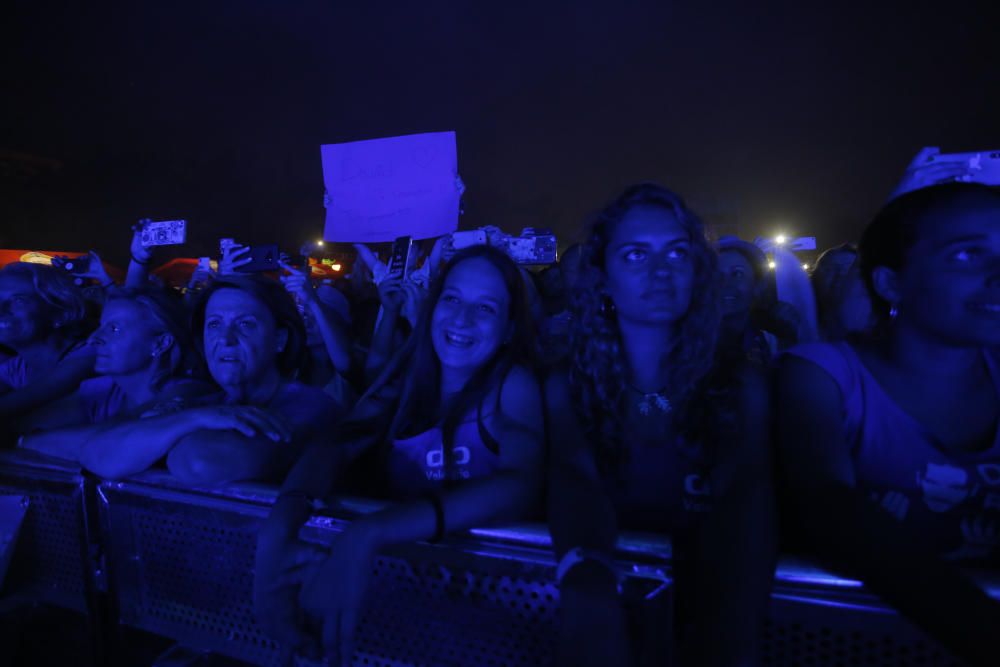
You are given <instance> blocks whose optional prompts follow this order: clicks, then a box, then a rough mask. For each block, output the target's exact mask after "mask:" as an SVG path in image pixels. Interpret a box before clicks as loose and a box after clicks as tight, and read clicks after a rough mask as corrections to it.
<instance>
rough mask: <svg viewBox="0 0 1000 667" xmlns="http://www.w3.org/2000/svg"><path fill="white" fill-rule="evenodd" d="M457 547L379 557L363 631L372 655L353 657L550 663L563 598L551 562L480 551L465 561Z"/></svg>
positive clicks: (361, 640) (363, 646) (397, 661)
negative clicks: (531, 562)
mask: <svg viewBox="0 0 1000 667" xmlns="http://www.w3.org/2000/svg"><path fill="white" fill-rule="evenodd" d="M433 552H439V553H433ZM456 555H457V554H454V553H451V554H447V555H446V552H445V551H444V550H442V549H433V548H425V549H424V552H423V553H422V554H417V555H416V556H415V557H410V558H407V559H402V558H387V557H382V558H379V559H377V562H376V565H375V579H374V583H373V586H372V590H371V593H372V595H371V600H372V602H371V603H370V607H369V608H368V609H367V610H366V612H365V614H364V615H363V617H362V623H361V627H360V629H359V636H358V639H357V647H358V649H359V653H361V654H366V655H367V656H369V661H365V660H364V659H360V656H358V658H359V659H356V661H355V664H360V665H369V664H372V665H410V664H420V665H443V666H444V665H455V666H458V665H512V666H515V665H516V666H520V665H524V666H529V665H531V666H535V665H548V664H551V656H552V650H553V640H554V638H555V636H556V609H557V605H558V590H557V588H556V586H555V585H554V583H552V580H553V578H554V577H553V573H552V572H551V568H545V567H539V566H531V565H527V564H525V563H523V562H519V561H514V560H504V559H501V558H488V557H482V556H480V557H478V558H477V559H475V561H476V562H473V563H461V562H455V561H460V560H462V559H461V558H455V556H456ZM431 558H432V559H431ZM477 566H478V567H477Z"/></svg>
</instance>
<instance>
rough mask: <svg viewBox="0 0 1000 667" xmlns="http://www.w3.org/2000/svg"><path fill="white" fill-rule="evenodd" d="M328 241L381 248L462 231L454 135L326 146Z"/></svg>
mask: <svg viewBox="0 0 1000 667" xmlns="http://www.w3.org/2000/svg"><path fill="white" fill-rule="evenodd" d="M320 152H321V155H322V158H323V183H324V184H325V185H326V190H327V194H328V198H327V207H326V228H325V230H324V232H323V238H324V239H325V240H327V241H345V242H352V243H377V242H380V241H392V240H394V239H395V238H397V237H399V236H412V237H413V238H415V239H424V238H430V237H433V236H442V235H444V234H448V233H450V232H453V231H455V230H456V229H458V206H459V196H460V193H459V189H458V185H457V183H456V181H457V178H458V153H457V150H456V148H455V133H454V132H432V133H428V134H412V135H409V136H405V137H391V138H388V139H372V140H369V141H352V142H350V143H346V144H330V145H326V146H322V147H321V148H320Z"/></svg>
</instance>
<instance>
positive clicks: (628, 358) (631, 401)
mask: <svg viewBox="0 0 1000 667" xmlns="http://www.w3.org/2000/svg"><path fill="white" fill-rule="evenodd" d="M718 283H719V279H718V271H717V265H716V256H715V253H714V251H713V249H712V247H711V245H710V244H709V242H708V240H707V239H706V236H705V231H704V227H703V225H702V223H701V222H700V220H699V219H698V218H697V217H696V216H695V214H694V213H692V212H691V210H690V209H688V208H687V207H686V206H685V204H684V202H683V201H682V200H681V199H680V198H679V197H678V196H677V195H675V194H674V193H672V192H670V191H669V190H666V189H664V188H662V187H660V186H657V185H653V184H642V185H637V186H634V187H631V188H629V189H628V190H626V191H625V192H624V193H623V194H622V195H621V196H620V197H618V199H616V200H615V201H614V202H612V203H611V204H610V205H609V206H608V207H607V208H606V209H604V211H603V212H602V213H601V214H600V215H599V217H598V219H597V222H596V224H595V225H594V228H593V230H592V232H591V234H590V237H589V239H588V241H587V242H586V245H585V249H584V259H583V268H582V270H581V276H580V278H579V280H578V282H577V284H576V285H575V288H574V290H573V293H572V295H571V302H570V303H571V310H572V312H573V322H574V324H573V330H572V335H571V358H570V361H569V367H568V368H564V369H562V370H561V371H559V372H556V373H553V374H552V375H551V376H550V377H549V378H548V380H547V381H546V385H545V396H546V407H547V419H548V423H547V426H548V429H549V432H550V434H558V437H552V438H551V447H552V452H551V455H552V470H551V478H550V487H549V502H548V506H549V523H550V528H551V531H552V538H553V542H554V544H555V549H556V554H557V556H558V558H559V559H560V561H559V567H558V570H557V577H558V579H559V584H560V593H561V599H562V603H561V609H562V637H561V641H560V660H561V661H562V663H563V664H574V665H591V664H593V665H607V664H628V663H629V661H630V660H631V659H638V658H640V657H641V658H642V659H643V660H644V661H646V660H650V659H652V660H658V659H662V658H663V656H662V653H663V652H665V651H670V650H671V649H670V647H666V648H662V647H661V648H655V647H654V646H653V645H652V644H653V642H652V641H651V640H653V637H652V636H648V637H639V638H638V640H637V641H631V642H630V641H629V640H628V635H629V634H630V630H634V629H635V628H629V625H630V624H629V621H628V619H627V618H626V612H625V610H624V608H623V605H622V602H621V600H620V598H619V596H618V588H619V586H618V585H619V583H620V574H619V572H618V570H617V568H616V566H615V563H614V549H615V543H616V538H617V534H618V531H619V530H622V529H630V530H644V531H658V532H666V533H669V534H670V536H671V538H672V541H673V552H674V558H673V572H674V577H675V581H676V588H675V590H676V603H675V604H676V610H675V617H676V623H675V636H676V638H677V651H678V652H679V654H680V656H681V657H682V658H683V664H697V665H736V664H751V663H753V662H754V659H755V655H754V652H755V650H756V640H757V635H758V632H759V630H760V625H761V624H760V621H761V620H762V618H763V612H764V608H765V605H766V602H767V598H768V592H769V589H770V581H771V574H772V572H773V564H774V554H775V522H774V502H773V497H772V489H771V461H770V453H769V433H768V390H767V386H766V383H765V381H764V379H763V377H762V375H761V374H760V372H759V371H757V370H756V369H755V368H752V367H750V366H748V365H740V366H721V367H720V366H718V365H717V364H716V361H715V359H716V357H715V353H716V339H717V334H718V329H719V318H720V314H719V308H718V303H717V295H718ZM663 622H666V620H665V617H664V619H663ZM663 629H664V630H665V628H663ZM658 634H662V633H658ZM630 656H631V657H630Z"/></svg>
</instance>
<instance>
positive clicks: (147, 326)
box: [21, 298, 208, 461]
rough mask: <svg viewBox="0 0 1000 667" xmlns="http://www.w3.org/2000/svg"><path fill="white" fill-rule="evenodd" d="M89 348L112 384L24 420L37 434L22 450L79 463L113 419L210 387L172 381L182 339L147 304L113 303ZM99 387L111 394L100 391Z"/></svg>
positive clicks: (89, 387) (89, 388)
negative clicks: (87, 445)
mask: <svg viewBox="0 0 1000 667" xmlns="http://www.w3.org/2000/svg"><path fill="white" fill-rule="evenodd" d="M88 344H89V345H90V347H91V348H92V349H93V350H94V358H95V362H94V370H95V371H96V372H97V373H98V375H104V376H108V378H104V380H107V379H110V380H111V383H109V384H98V383H101V380H100V379H93V380H88V381H87V383H85V385H84V386H83V387H81V389H80V391H78V392H76V393H73V394H71V395H69V396H67V397H65V398H63V399H62V400H59V401H55V402H53V403H51V404H49V405H48V406H46V407H45V408H43V409H41V410H38V411H36V412H34V413H32V414H31V415H30V416H29V417H28V418H26V419H25V420H24V421H23V422H22V428H24V429H25V430H26V431H32V432H30V433H29V434H28V435H26V436H25V437H24V438H23V439H22V443H21V446H23V447H26V448H28V449H34V450H36V451H40V452H43V453H45V454H48V455H50V456H57V457H59V458H63V459H68V460H72V461H79V460H80V457H81V454H82V447H83V445H84V443H86V442H87V441H88V440H89V439H90V437H91V436H92V435H93V434H94V433H96V432H98V431H100V430H101V429H102V428H103V427H104V424H105V423H106V422H107V421H108V420H111V419H114V418H116V417H117V418H120V417H122V416H123V415H126V414H129V415H132V416H136V415H137V414H139V413H141V412H143V411H144V410H145V409H147V408H152V407H153V406H154V404H155V402H157V401H169V400H173V399H177V400H180V399H182V398H185V397H190V396H196V395H199V394H204V393H205V392H206V390H207V389H208V388H207V386H206V385H205V384H204V383H201V382H196V381H192V380H186V381H180V382H175V383H169V382H168V379H169V378H170V375H171V373H172V371H173V368H172V363H173V362H172V360H171V357H172V356H173V355H175V354H176V355H177V357H176V358H177V359H180V352H179V351H178V350H175V349H174V347H175V345H176V341H175V340H174V337H173V335H171V334H170V333H167V332H165V331H164V330H163V325H162V324H160V323H159V322H158V321H157V318H155V317H153V316H152V313H151V312H150V310H149V309H148V308H147V307H146V306H144V305H142V304H140V303H138V302H137V301H135V300H133V299H130V298H113V299H110V300H109V301H108V302H107V303H106V304H105V306H104V310H103V312H102V313H101V324H100V326H99V327H98V328H97V330H96V331H95V332H94V333H93V334H91V336H90V339H89V340H88ZM94 385H96V386H100V387H101V390H102V391H104V392H105V393H103V394H98V393H95V392H97V391H98V390H97V388H96V386H94ZM81 394H82V395H83V396H81ZM84 396H85V397H84ZM118 396H120V397H121V398H120V400H119V399H118V398H117V397H118ZM88 406H89V407H88Z"/></svg>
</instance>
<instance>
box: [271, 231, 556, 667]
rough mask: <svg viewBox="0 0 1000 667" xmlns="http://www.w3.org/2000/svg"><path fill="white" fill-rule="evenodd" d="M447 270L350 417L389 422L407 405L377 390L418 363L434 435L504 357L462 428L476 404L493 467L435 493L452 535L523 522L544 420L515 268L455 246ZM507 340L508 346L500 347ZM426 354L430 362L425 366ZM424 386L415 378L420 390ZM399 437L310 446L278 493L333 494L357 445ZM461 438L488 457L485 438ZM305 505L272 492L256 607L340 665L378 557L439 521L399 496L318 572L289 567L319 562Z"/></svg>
mask: <svg viewBox="0 0 1000 667" xmlns="http://www.w3.org/2000/svg"><path fill="white" fill-rule="evenodd" d="M462 255H466V256H462ZM470 255H471V256H470ZM444 271H446V275H444V276H443V282H438V281H440V280H441V279H442V278H440V277H439V278H438V279H437V281H435V283H434V284H433V285H432V288H431V291H430V298H431V299H433V301H431V303H429V304H428V306H427V308H429V310H426V311H424V313H423V314H422V315H421V316H420V317H419V318H418V322H417V325H416V327H415V330H414V333H412V334H411V336H413V338H411V339H410V341H409V342H408V343H407V347H406V348H405V350H406V354H405V355H404V356H402V357H399V358H398V359H397V362H398V363H402V365H398V363H397V365H396V366H395V368H396V370H395V371H394V373H396V375H391V376H390V377H389V378H385V379H383V383H384V384H381V385H379V386H378V387H376V388H373V389H372V390H370V391H371V393H372V396H374V397H378V399H377V400H375V399H373V398H371V397H369V398H368V399H364V398H363V399H362V400H361V401H360V402H359V404H358V406H357V407H356V408H355V413H354V415H355V417H356V418H359V419H361V418H368V419H372V418H375V419H378V420H379V422H381V420H382V419H388V420H391V419H392V418H393V417H394V416H395V415H396V414H397V413H398V412H402V410H400V409H399V403H398V402H396V401H393V402H388V403H387V402H386V399H384V398H382V397H381V396H380V395H381V394H384V393H386V392H383V391H380V390H381V389H386V388H391V387H393V384H395V386H400V385H401V386H402V387H403V392H406V391H407V389H406V388H407V387H408V386H410V384H409V383H410V381H411V380H412V379H413V377H417V378H418V381H419V380H420V378H423V377H425V376H424V375H423V374H422V373H420V374H418V375H416V376H412V375H410V374H411V373H413V372H414V370H413V369H414V368H429V369H430V370H429V371H428V373H427V375H428V376H429V377H426V379H424V380H422V384H423V385H426V386H427V389H426V391H427V392H435V393H434V394H431V395H432V396H434V399H435V400H433V401H432V402H429V406H428V407H427V408H425V409H426V410H428V412H429V416H431V417H432V419H431V420H429V421H430V423H431V424H434V426H432V427H431V428H430V429H428V430H425V431H423V433H421V434H415V436H416V437H420V436H427V435H431V436H433V437H437V438H441V437H442V435H443V434H442V428H441V425H440V422H437V420H441V419H442V417H443V416H444V415H445V414H446V413H445V411H446V409H447V408H448V407H450V405H449V404H450V402H451V401H455V400H460V397H461V396H462V394H461V393H460V392H462V391H463V390H466V391H467V392H471V391H473V390H471V389H469V388H468V384H467V382H468V380H469V379H470V377H473V376H474V375H475V374H476V372H477V371H483V370H487V369H489V368H491V366H488V364H493V363H499V360H501V359H503V358H504V357H502V356H501V355H504V354H506V355H508V357H507V358H509V359H511V360H512V362H514V364H515V365H514V366H513V368H512V369H511V370H510V372H509V373H508V374H506V376H505V377H503V379H502V382H501V381H500V378H497V379H496V380H493V379H492V378H490V379H489V380H488V384H486V385H485V386H483V387H482V388H481V390H480V391H483V392H484V394H483V398H482V400H481V401H480V400H479V399H478V398H477V399H476V400H475V401H473V407H471V409H470V410H469V412H467V413H465V414H464V415H463V416H462V417H461V421H462V422H463V423H467V422H469V421H470V420H471V421H472V422H473V423H475V421H476V420H477V412H478V408H479V407H483V414H482V421H481V422H480V423H481V425H482V427H483V428H484V429H485V431H486V432H488V433H489V434H490V436H491V437H492V438H493V439H495V441H496V444H497V449H496V452H495V454H490V456H494V457H495V460H496V465H495V467H492V468H491V469H490V472H488V473H483V474H478V475H472V476H470V477H468V478H462V479H461V481H459V482H458V483H457V484H455V485H454V486H453V487H449V488H442V489H441V490H440V494H439V497H440V501H441V507H442V510H443V519H442V520H443V523H442V524H441V525H440V529H441V530H442V531H443V532H451V531H455V530H463V529H466V528H471V527H474V526H478V525H484V524H488V523H490V522H492V521H496V520H500V518H501V517H507V518H515V517H520V516H522V515H523V513H524V512H525V511H526V510H527V508H528V507H530V506H532V504H533V503H534V502H535V500H536V497H537V494H538V492H539V489H540V487H541V481H542V474H543V458H544V457H543V447H544V443H543V439H544V436H543V432H544V427H543V416H542V410H541V402H542V401H541V395H540V391H539V387H538V384H537V381H536V380H535V378H534V376H533V374H532V372H531V371H530V370H529V369H528V368H527V367H525V366H524V365H522V356H523V355H524V351H523V348H524V347H526V344H525V343H526V342H527V341H526V340H525V339H526V338H527V335H528V332H529V331H530V325H529V324H528V323H527V321H526V318H527V310H526V307H525V303H526V302H525V300H524V299H523V292H520V291H519V290H520V289H522V284H523V283H522V280H523V279H522V277H521V275H520V273H519V272H518V269H517V267H516V266H515V265H514V264H513V263H512V262H511V261H510V260H509V258H507V257H505V256H503V255H502V254H501V253H500V252H499V251H498V250H496V249H492V248H488V247H483V246H479V247H476V248H472V249H468V250H464V251H459V255H457V256H456V258H455V259H453V260H452V261H451V262H450V263H449V265H448V266H447V267H446V268H445V269H444ZM515 293H517V294H518V295H520V297H521V298H520V299H519V300H518V301H516V302H515V301H514V299H513V298H512V294H515ZM518 303H520V304H522V305H521V306H520V308H518V307H516V304H518ZM505 341H506V342H507V345H503V344H504V342H505ZM423 360H427V365H425V366H421V365H420V364H422V363H423ZM435 366H436V369H434V368H433V367H435ZM435 371H436V372H435ZM434 376H438V377H434ZM487 377H488V376H487ZM390 382H392V383H393V384H389V383H390ZM421 390H422V387H421V386H420V385H417V388H416V391H418V392H419V391H421ZM468 395H469V394H468V393H466V394H465V396H468ZM473 395H475V394H473ZM411 400H412V399H411ZM423 402H424V404H425V405H426V404H427V403H428V402H426V401H423ZM383 404H384V405H383ZM435 404H437V405H435ZM489 406H495V407H489ZM472 430H473V431H474V430H475V428H473V429H472ZM435 434H436V435H435ZM407 437H408V436H407ZM396 438H397V439H396V442H395V443H391V442H390V443H377V442H373V440H374V438H372V439H368V440H365V439H364V438H360V442H361V443H362V444H360V445H359V444H358V443H357V442H355V441H354V440H351V439H348V440H347V441H345V442H338V443H335V444H334V445H333V446H332V447H316V448H313V449H311V450H309V451H308V452H306V454H305V455H304V456H303V457H302V459H300V460H299V462H298V463H297V464H296V466H295V467H294V468H293V469H292V471H291V473H290V474H289V476H288V478H287V479H286V481H285V484H284V486H283V487H282V488H283V491H287V490H296V491H299V492H305V493H308V494H310V495H314V496H316V497H326V496H327V495H328V494H330V493H331V492H334V491H335V490H336V489H335V488H334V487H335V484H336V480H337V478H338V477H339V473H340V471H341V470H342V469H343V467H344V466H346V465H347V463H348V462H349V461H350V460H352V459H353V458H356V457H357V456H358V455H359V454H360V452H361V451H363V450H362V449H361V447H372V446H383V444H384V445H389V446H393V447H395V446H397V445H398V443H399V442H400V439H399V436H396ZM477 438H479V439H480V440H481V439H482V437H481V436H477ZM468 445H469V448H471V449H473V450H476V451H479V450H482V451H483V452H484V453H488V451H487V450H486V448H485V445H484V444H483V443H481V442H469V443H468ZM439 446H440V445H439ZM477 448H479V449H477ZM463 449H464V450H465V451H466V452H468V451H469V449H468V448H465V447H464V446H463ZM418 451H423V450H418ZM440 451H442V452H443V449H442V450H440ZM455 451H456V452H457V451H458V448H456V449H455ZM404 484H405V482H404ZM394 491H395V492H396V493H397V494H400V495H402V496H404V497H406V498H408V499H410V498H415V497H419V493H418V492H417V491H416V489H408V488H398V489H394ZM309 511H310V508H309V506H308V505H307V504H303V503H302V502H301V500H300V499H296V498H295V497H294V496H293V497H289V498H285V499H282V498H281V496H279V502H277V503H276V504H275V506H274V509H273V510H272V512H271V515H270V516H269V517H268V520H267V522H265V524H264V526H263V528H262V530H261V533H260V537H259V539H258V548H257V569H256V577H255V586H256V600H255V608H256V611H257V614H258V618H259V621H260V623H261V626H262V627H263V628H264V630H265V631H266V632H267V633H268V634H270V635H271V636H273V637H275V638H276V639H278V640H279V641H280V642H282V643H283V644H287V645H291V646H299V647H307V648H306V650H307V651H309V650H311V651H313V652H315V653H317V654H318V653H325V654H326V656H327V658H328V659H331V660H332V662H333V663H334V664H341V663H342V661H344V660H347V659H348V657H349V656H350V655H351V653H352V651H353V648H352V647H353V641H354V633H355V627H356V624H357V621H358V617H359V613H360V611H361V609H362V606H363V602H364V596H365V595H366V592H367V589H368V584H369V581H370V577H371V561H372V559H373V558H374V556H375V554H376V553H378V552H379V551H380V550H381V549H383V548H385V547H388V546H391V545H395V544H401V543H407V542H413V541H417V540H427V539H430V538H432V537H433V536H434V535H435V534H436V533H437V532H438V529H439V524H438V517H437V513H436V512H435V510H434V507H433V506H432V505H431V504H430V503H429V502H427V501H426V500H407V501H404V502H400V503H396V504H394V505H392V506H390V507H388V508H386V509H384V510H382V511H379V512H375V513H373V514H370V515H368V516H366V517H364V518H363V519H360V520H357V521H355V522H353V523H351V525H350V526H349V527H348V528H346V529H345V530H344V532H342V533H341V534H340V535H339V536H338V537H337V540H336V541H335V543H334V544H333V545H332V546H331V548H330V550H329V553H328V554H325V555H324V556H322V557H321V558H320V559H319V560H318V561H317V563H316V565H315V566H314V567H311V568H297V570H296V568H294V567H293V564H295V563H302V562H307V561H309V560H310V559H313V558H314V554H313V553H312V550H311V549H310V548H309V546H308V545H304V544H302V543H300V542H299V541H298V539H297V535H298V527H299V526H301V525H302V523H304V522H305V520H306V519H307V518H308V516H309ZM292 570H296V571H292ZM303 617H306V618H308V619H310V620H311V621H312V625H313V627H318V628H319V629H321V632H320V633H319V634H318V636H317V635H316V634H311V633H310V632H309V630H308V628H305V627H303V626H302V623H301V619H302V618H303ZM310 635H311V636H310Z"/></svg>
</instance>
